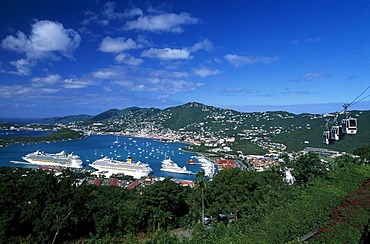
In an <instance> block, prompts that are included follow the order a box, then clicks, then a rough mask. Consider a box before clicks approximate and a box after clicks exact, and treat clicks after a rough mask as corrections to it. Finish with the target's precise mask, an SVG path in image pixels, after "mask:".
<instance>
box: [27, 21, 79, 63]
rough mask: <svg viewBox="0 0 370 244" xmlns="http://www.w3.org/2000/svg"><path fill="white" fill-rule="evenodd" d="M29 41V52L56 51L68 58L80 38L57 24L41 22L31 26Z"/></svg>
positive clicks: (75, 33) (74, 32)
mask: <svg viewBox="0 0 370 244" xmlns="http://www.w3.org/2000/svg"><path fill="white" fill-rule="evenodd" d="M30 41H31V44H32V50H31V52H32V51H35V52H54V51H57V52H60V53H62V54H63V55H64V56H69V55H70V54H71V53H72V52H73V51H74V50H75V49H76V48H77V47H78V46H79V45H80V41H81V37H80V35H79V34H78V33H77V32H76V31H74V30H72V29H64V27H63V25H62V24H60V23H58V22H53V21H48V20H43V21H38V22H36V23H35V24H34V25H33V26H32V34H31V36H30Z"/></svg>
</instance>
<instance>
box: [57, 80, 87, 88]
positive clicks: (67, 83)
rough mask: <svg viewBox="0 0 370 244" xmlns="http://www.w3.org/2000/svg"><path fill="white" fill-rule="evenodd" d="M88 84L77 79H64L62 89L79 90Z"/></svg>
mask: <svg viewBox="0 0 370 244" xmlns="http://www.w3.org/2000/svg"><path fill="white" fill-rule="evenodd" d="M90 85H91V84H90V82H88V81H85V80H78V79H64V81H63V87H64V88H66V89H81V88H85V87H88V86H90Z"/></svg>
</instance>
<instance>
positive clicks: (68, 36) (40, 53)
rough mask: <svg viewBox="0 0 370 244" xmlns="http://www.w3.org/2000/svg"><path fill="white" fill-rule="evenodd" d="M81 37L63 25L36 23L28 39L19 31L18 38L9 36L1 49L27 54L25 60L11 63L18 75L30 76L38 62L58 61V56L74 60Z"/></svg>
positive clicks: (44, 21)
mask: <svg viewBox="0 0 370 244" xmlns="http://www.w3.org/2000/svg"><path fill="white" fill-rule="evenodd" d="M80 41H81V37H80V35H79V34H78V33H77V32H76V31H74V30H72V29H65V28H64V27H63V25H62V24H60V23H58V22H53V21H49V20H42V21H36V22H35V23H34V24H32V26H31V34H30V35H29V36H28V37H27V36H26V35H25V34H24V33H23V32H21V31H18V32H17V34H16V36H12V35H10V36H7V37H5V38H4V39H3V40H2V42H1V47H2V48H4V49H8V50H11V51H15V52H17V53H21V54H25V56H26V57H25V58H22V59H19V60H17V61H11V62H10V64H12V65H13V66H15V67H16V69H17V71H16V72H10V73H14V74H18V75H28V74H30V72H31V69H32V68H33V67H34V66H35V65H36V64H37V61H38V60H43V59H58V57H57V54H60V55H62V56H65V57H67V58H72V54H73V51H74V50H75V49H76V48H77V47H78V46H79V45H80Z"/></svg>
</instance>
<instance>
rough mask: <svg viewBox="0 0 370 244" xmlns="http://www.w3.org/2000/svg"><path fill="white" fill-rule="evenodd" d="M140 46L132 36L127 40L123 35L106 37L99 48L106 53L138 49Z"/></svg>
mask: <svg viewBox="0 0 370 244" xmlns="http://www.w3.org/2000/svg"><path fill="white" fill-rule="evenodd" d="M136 48H139V46H138V45H137V44H136V42H135V41H134V40H132V39H131V38H129V39H127V40H125V38H123V37H117V38H111V37H109V36H107V37H105V38H104V39H103V40H102V42H101V43H100V46H99V50H100V51H102V52H106V53H119V52H122V51H126V50H130V49H136Z"/></svg>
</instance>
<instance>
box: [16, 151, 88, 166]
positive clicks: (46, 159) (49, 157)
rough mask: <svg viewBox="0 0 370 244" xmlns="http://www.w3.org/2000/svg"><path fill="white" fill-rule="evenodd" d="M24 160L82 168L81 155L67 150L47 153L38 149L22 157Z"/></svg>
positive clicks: (31, 162) (30, 162) (33, 162)
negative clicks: (68, 152)
mask: <svg viewBox="0 0 370 244" xmlns="http://www.w3.org/2000/svg"><path fill="white" fill-rule="evenodd" d="M22 158H23V160H25V161H26V162H28V164H34V165H48V166H60V167H67V168H82V167H83V165H82V161H81V159H80V157H79V156H77V155H75V154H72V153H70V154H67V153H66V152H65V151H61V152H60V153H55V154H51V153H45V152H40V151H39V150H37V151H36V152H33V153H29V154H27V155H26V156H24V157H22Z"/></svg>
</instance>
